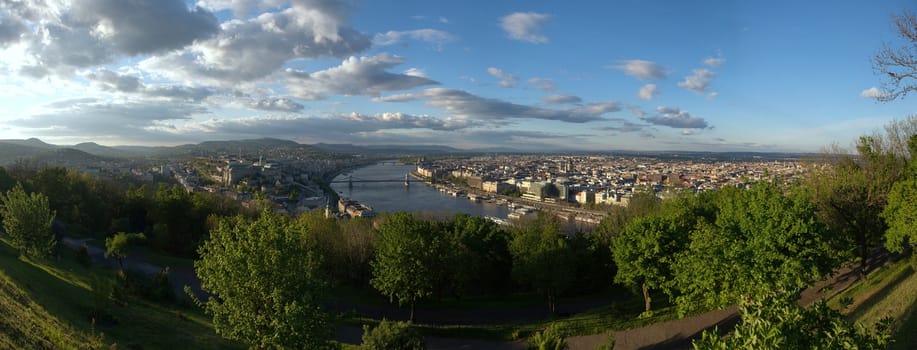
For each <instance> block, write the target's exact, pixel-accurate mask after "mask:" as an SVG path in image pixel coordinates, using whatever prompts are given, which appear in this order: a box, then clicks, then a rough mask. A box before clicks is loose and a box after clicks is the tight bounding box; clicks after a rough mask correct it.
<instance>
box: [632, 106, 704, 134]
mask: <svg viewBox="0 0 917 350" xmlns="http://www.w3.org/2000/svg"><path fill="white" fill-rule="evenodd" d="M643 120H645V121H647V122H649V123H651V124H655V125H662V126H668V127H670V128H676V129H706V128H707V127H708V126H709V125H708V124H707V121H706V120H704V118H699V117H695V116H692V115H691V113H688V112H687V111H683V110H681V109H678V108H672V107H665V106H659V107H656V115H654V116H651V117H643Z"/></svg>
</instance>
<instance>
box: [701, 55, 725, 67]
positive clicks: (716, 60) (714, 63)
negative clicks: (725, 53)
mask: <svg viewBox="0 0 917 350" xmlns="http://www.w3.org/2000/svg"><path fill="white" fill-rule="evenodd" d="M724 63H726V59H725V58H723V57H707V58H705V59H704V64H706V65H708V66H710V67H713V68H717V67H719V66H722V65H723V64H724Z"/></svg>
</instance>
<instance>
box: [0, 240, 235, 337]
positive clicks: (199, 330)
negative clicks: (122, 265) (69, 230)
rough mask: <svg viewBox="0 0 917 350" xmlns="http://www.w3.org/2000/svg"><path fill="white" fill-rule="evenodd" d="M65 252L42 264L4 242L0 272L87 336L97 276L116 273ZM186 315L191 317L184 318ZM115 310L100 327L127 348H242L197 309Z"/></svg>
mask: <svg viewBox="0 0 917 350" xmlns="http://www.w3.org/2000/svg"><path fill="white" fill-rule="evenodd" d="M63 255H64V257H63V258H62V259H61V260H60V261H43V262H40V263H36V262H32V261H28V260H25V259H19V258H18V257H17V254H16V251H15V250H13V249H12V248H11V247H10V246H9V245H7V244H6V243H0V272H2V273H3V274H4V275H5V276H7V277H6V278H7V281H9V282H11V284H12V285H15V286H19V288H21V290H22V291H23V295H24V297H26V298H28V299H29V300H31V301H32V302H33V303H34V304H36V305H37V306H38V307H41V308H43V309H44V310H47V313H48V314H50V315H54V316H55V317H56V318H57V319H59V320H60V322H61V323H62V324H65V325H67V326H68V327H73V328H74V329H76V330H77V332H78V333H82V334H85V333H86V332H88V331H89V330H90V327H91V325H92V322H91V320H90V319H89V317H88V315H89V311H90V310H91V309H92V307H93V296H92V292H91V291H90V287H89V281H90V280H91V279H92V278H94V277H95V276H102V277H104V278H110V276H112V274H113V272H112V271H111V270H108V269H103V268H100V267H94V268H86V267H83V266H81V265H79V264H78V263H76V261H75V258H74V254H73V252H72V251H70V250H67V249H64V251H63ZM180 313H181V314H183V315H184V316H185V317H186V320H182V319H181V318H180V317H179V314H180ZM111 314H112V316H114V319H115V320H116V322H115V323H114V324H107V325H104V326H97V327H96V329H97V330H98V331H100V332H102V333H104V334H105V340H106V341H107V342H109V343H118V345H119V347H121V348H131V347H132V346H133V345H140V346H142V347H143V348H146V349H225V348H241V346H240V345H239V344H235V343H232V342H228V341H226V340H225V339H222V338H221V337H220V336H218V335H217V334H216V333H215V332H214V331H213V326H212V325H211V324H210V322H209V319H208V318H207V317H206V316H205V315H203V314H202V313H201V312H200V311H198V310H196V309H194V308H190V307H182V306H164V305H158V304H153V303H148V302H145V301H143V300H138V299H132V300H131V301H130V302H129V303H128V304H127V305H123V306H113V307H112V309H111ZM0 331H2V332H3V333H6V331H5V330H0ZM0 347H2V344H0Z"/></svg>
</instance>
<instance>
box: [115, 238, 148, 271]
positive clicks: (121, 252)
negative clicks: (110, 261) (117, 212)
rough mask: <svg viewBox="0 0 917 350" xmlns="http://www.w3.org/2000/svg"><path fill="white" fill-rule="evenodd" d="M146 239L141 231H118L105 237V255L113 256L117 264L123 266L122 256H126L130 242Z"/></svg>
mask: <svg viewBox="0 0 917 350" xmlns="http://www.w3.org/2000/svg"><path fill="white" fill-rule="evenodd" d="M144 239H146V236H144V235H143V233H125V232H118V233H116V234H115V235H114V236H112V237H108V238H106V239H105V257H106V258H115V259H117V260H118V265H119V266H121V268H122V269H123V268H124V258H126V257H127V249H128V247H129V245H130V244H131V243H132V242H136V241H141V240H144Z"/></svg>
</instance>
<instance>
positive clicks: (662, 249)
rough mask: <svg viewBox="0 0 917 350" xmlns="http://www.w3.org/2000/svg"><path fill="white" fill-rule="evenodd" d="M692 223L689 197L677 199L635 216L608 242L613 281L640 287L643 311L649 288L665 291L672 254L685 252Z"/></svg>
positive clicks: (670, 274)
mask: <svg viewBox="0 0 917 350" xmlns="http://www.w3.org/2000/svg"><path fill="white" fill-rule="evenodd" d="M695 220H696V219H695V218H694V217H693V215H692V204H691V202H690V200H689V198H687V197H681V198H679V199H677V200H673V201H669V202H666V203H665V205H664V206H663V207H662V208H661V210H660V212H657V213H653V214H649V215H646V216H640V217H636V218H635V219H633V220H632V221H630V222H629V223H628V224H627V225H626V226H625V228H624V232H622V233H621V235H620V236H618V237H615V238H613V239H612V243H611V251H612V256H613V257H614V260H615V264H616V265H617V267H618V271H617V273H616V274H615V281H616V282H618V283H623V284H624V285H627V286H630V287H633V288H640V289H641V291H642V293H643V301H644V310H645V311H646V312H649V311H651V310H652V298H651V297H650V291H651V290H652V289H662V290H664V291H668V289H669V284H670V282H671V280H672V278H673V272H672V264H673V263H674V261H675V255H676V254H677V253H679V252H680V251H682V250H683V249H685V245H687V242H688V235H689V233H690V232H691V230H692V229H693V228H694V224H695Z"/></svg>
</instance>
